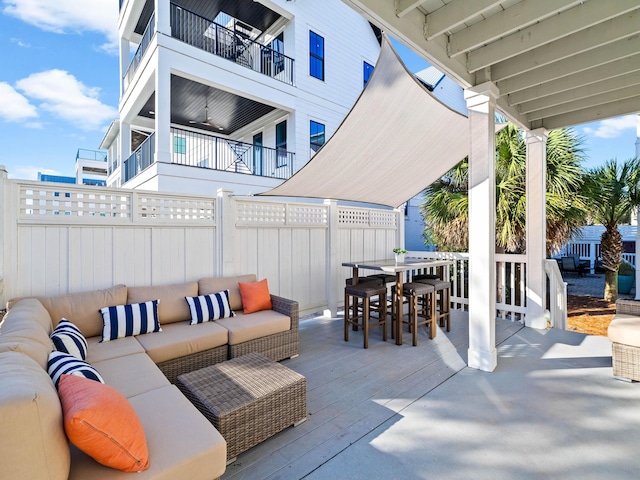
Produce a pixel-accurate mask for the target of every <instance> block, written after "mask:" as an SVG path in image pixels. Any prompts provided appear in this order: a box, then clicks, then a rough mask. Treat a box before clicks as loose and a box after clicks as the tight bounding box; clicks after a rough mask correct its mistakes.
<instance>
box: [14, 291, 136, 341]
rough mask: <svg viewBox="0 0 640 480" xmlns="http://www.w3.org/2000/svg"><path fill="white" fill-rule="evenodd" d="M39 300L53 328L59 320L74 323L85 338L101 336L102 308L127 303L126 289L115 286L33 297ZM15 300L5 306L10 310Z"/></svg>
mask: <svg viewBox="0 0 640 480" xmlns="http://www.w3.org/2000/svg"><path fill="white" fill-rule="evenodd" d="M34 298H37V299H38V300H40V302H41V303H42V305H44V308H46V309H47V310H48V312H49V315H50V316H51V322H52V323H53V327H54V328H55V326H56V325H57V324H58V322H59V321H60V319H61V318H66V319H67V320H70V321H71V322H73V323H75V324H76V325H77V327H78V328H79V329H80V331H81V332H82V334H83V335H84V336H85V337H94V336H96V335H102V314H101V313H100V309H101V308H102V307H111V306H113V305H123V304H124V303H126V301H127V287H126V286H125V285H116V286H115V287H111V288H107V289H105V290H91V291H88V292H78V293H68V294H67V295H56V296H52V297H34ZM16 300H19V299H14V300H11V301H10V302H9V303H8V304H7V306H8V308H10V309H12V308H13V305H15V303H16Z"/></svg>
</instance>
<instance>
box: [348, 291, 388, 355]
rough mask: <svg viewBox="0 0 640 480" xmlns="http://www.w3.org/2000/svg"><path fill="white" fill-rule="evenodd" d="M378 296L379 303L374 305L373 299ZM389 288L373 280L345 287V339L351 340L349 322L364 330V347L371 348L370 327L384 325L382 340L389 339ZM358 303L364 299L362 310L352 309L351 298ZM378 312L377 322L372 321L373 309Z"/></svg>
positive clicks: (355, 327)
mask: <svg viewBox="0 0 640 480" xmlns="http://www.w3.org/2000/svg"><path fill="white" fill-rule="evenodd" d="M374 297H378V302H377V304H375V305H373V302H372V299H373V298H374ZM386 298H387V288H386V287H385V286H384V285H376V284H374V283H371V282H365V283H358V285H351V286H346V287H345V288H344V341H345V342H348V341H349V324H351V325H352V326H353V327H354V330H357V329H358V327H362V329H363V330H364V348H369V327H377V326H382V340H384V341H386V340H387V300H386ZM352 299H353V302H354V305H357V303H358V301H359V299H361V300H362V310H360V309H358V308H357V307H356V308H353V310H352V309H351V300H352ZM372 310H375V311H377V312H378V318H377V322H375V323H370V322H371V311H372Z"/></svg>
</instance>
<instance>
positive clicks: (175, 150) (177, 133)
mask: <svg viewBox="0 0 640 480" xmlns="http://www.w3.org/2000/svg"><path fill="white" fill-rule="evenodd" d="M154 137H155V133H154V134H151V135H150V136H149V138H147V139H146V140H145V141H144V142H142V143H141V144H140V146H139V147H138V148H137V149H136V150H135V152H133V153H132V154H131V156H130V157H129V158H128V159H127V160H125V161H124V163H123V166H122V172H123V173H122V175H123V180H122V183H125V182H127V181H129V180H131V179H132V178H133V177H135V176H136V175H138V173H140V172H142V171H143V170H144V169H145V168H147V167H148V166H149V165H151V164H152V163H153V162H154V153H155V141H154ZM171 138H172V152H171V163H175V164H177V165H188V166H191V167H200V168H208V169H211V170H220V171H224V172H233V173H242V174H245V175H257V176H261V177H269V178H279V179H282V180H286V179H288V178H289V177H291V175H293V163H294V160H295V153H293V152H287V151H286V150H281V149H276V148H269V147H262V146H259V145H252V144H250V143H243V142H238V141H235V140H229V139H227V138H222V137H217V136H215V135H208V134H204V133H196V132H192V131H189V130H183V129H181V128H172V129H171Z"/></svg>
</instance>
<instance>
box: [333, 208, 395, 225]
mask: <svg viewBox="0 0 640 480" xmlns="http://www.w3.org/2000/svg"><path fill="white" fill-rule="evenodd" d="M396 221H397V213H396V212H395V211H393V210H388V211H387V210H374V209H368V208H356V207H339V208H338V225H339V226H341V227H354V226H359V227H368V228H393V229H395V228H396Z"/></svg>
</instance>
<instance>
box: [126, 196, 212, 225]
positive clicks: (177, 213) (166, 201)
mask: <svg viewBox="0 0 640 480" xmlns="http://www.w3.org/2000/svg"><path fill="white" fill-rule="evenodd" d="M215 202H216V201H215V199H212V198H202V199H200V198H189V197H180V196H175V197H174V196H171V197H167V196H164V195H162V194H157V195H156V194H139V195H138V201H137V203H136V206H137V217H138V218H139V219H153V220H161V221H189V222H203V223H208V224H210V223H213V222H215V216H216V203H215Z"/></svg>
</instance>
